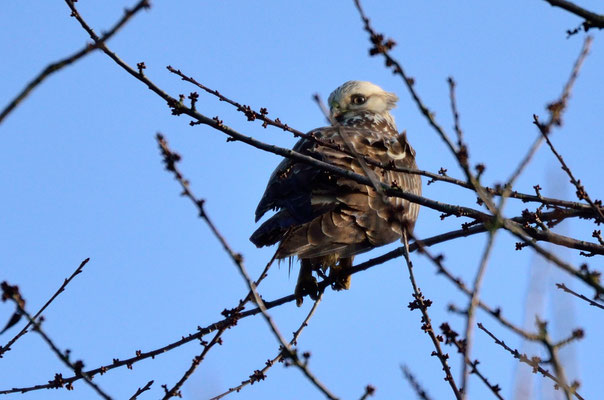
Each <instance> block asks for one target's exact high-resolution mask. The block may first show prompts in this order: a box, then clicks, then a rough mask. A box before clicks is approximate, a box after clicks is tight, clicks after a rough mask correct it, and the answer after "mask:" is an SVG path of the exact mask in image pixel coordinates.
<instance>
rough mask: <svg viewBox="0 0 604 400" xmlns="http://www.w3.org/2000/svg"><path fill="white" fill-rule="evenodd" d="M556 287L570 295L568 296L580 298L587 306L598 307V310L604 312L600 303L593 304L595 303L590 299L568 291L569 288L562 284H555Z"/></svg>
mask: <svg viewBox="0 0 604 400" xmlns="http://www.w3.org/2000/svg"><path fill="white" fill-rule="evenodd" d="M556 287H557V288H558V289H562V290H563V291H565V292H566V293H570V294H572V295H573V296H576V297H578V298H580V299H581V300H585V301H586V302H588V303H589V305H590V306H593V307H598V308H600V309H602V310H604V305H602V304H600V303H598V302H595V301H593V300H592V299H590V298H588V297H586V296H584V295H582V294H579V293H577V292H575V291H574V290H572V289H569V288H568V287H567V286H566V285H565V284H564V283H556Z"/></svg>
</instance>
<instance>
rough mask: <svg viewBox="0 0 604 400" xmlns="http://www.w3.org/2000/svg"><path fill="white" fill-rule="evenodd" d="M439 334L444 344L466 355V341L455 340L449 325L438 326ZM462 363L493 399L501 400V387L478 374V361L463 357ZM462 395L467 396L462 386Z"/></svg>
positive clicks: (455, 335)
mask: <svg viewBox="0 0 604 400" xmlns="http://www.w3.org/2000/svg"><path fill="white" fill-rule="evenodd" d="M440 329H441V332H442V334H443V335H444V337H445V338H446V340H445V344H452V345H454V346H455V347H456V348H457V351H458V352H459V353H461V354H467V352H466V341H465V340H463V339H462V340H460V339H457V337H458V336H459V334H458V333H457V332H455V331H454V330H453V329H451V327H450V326H449V324H447V323H444V324H442V325H441V326H440ZM462 362H463V363H464V365H468V366H469V367H470V374H476V376H478V378H479V379H480V380H481V381H482V383H484V384H485V385H486V386H487V387H488V388H489V390H491V392H492V393H493V395H494V396H495V397H497V398H498V399H499V400H503V397H502V396H501V393H500V392H501V387H500V386H499V385H498V384H495V385H493V384H491V382H489V380H488V379H487V377H486V376H484V375H483V374H482V372H480V370H479V369H478V364H479V361H478V360H474V361H472V360H470V358H469V357H468V356H464V357H463V359H462ZM464 393H465V394H467V387H466V386H464Z"/></svg>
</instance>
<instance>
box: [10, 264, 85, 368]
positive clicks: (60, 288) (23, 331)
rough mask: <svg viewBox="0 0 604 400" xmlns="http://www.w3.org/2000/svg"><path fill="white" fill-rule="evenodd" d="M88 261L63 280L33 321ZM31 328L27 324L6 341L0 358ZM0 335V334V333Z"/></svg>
mask: <svg viewBox="0 0 604 400" xmlns="http://www.w3.org/2000/svg"><path fill="white" fill-rule="evenodd" d="M88 261H90V258H87V259H85V260H84V261H82V262H81V263H80V266H79V267H77V268H76V270H75V271H74V272H73V274H71V275H70V276H69V278H67V279H65V280H64V281H63V284H62V285H61V286H60V287H59V289H58V290H57V291H56V292H55V294H53V295H52V297H51V298H50V299H48V301H47V302H46V304H44V305H43V306H42V308H40V309H39V310H38V312H36V313H35V314H34V316H33V317H32V319H33V320H37V319H38V317H40V315H42V313H43V312H44V310H46V308H47V307H48V306H49V305H50V304H51V303H52V302H53V301H54V300H55V299H56V298H57V296H58V295H60V294H61V293H63V291H65V287H67V285H68V284H69V282H71V280H72V279H73V278H75V277H76V275H79V274H80V273H81V272H82V270H83V269H84V266H85V265H86V264H87V263H88ZM31 326H32V323H31V322H28V323H27V325H25V327H23V329H21V331H20V332H19V333H17V334H16V335H15V337H13V338H12V339H11V340H9V341H8V343H7V344H6V345H5V346H4V347H0V357H2V354H4V353H6V352H7V351H9V350H10V349H11V346H12V345H13V344H14V343H15V342H16V341H17V340H19V338H20V337H21V336H23V335H24V334H26V333H27V330H28V329H29V328H30V327H31ZM0 333H1V332H0Z"/></svg>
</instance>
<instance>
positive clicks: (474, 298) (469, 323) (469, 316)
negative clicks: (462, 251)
mask: <svg viewBox="0 0 604 400" xmlns="http://www.w3.org/2000/svg"><path fill="white" fill-rule="evenodd" d="M496 235H497V231H496V230H491V231H489V237H488V239H487V243H486V245H485V248H484V251H483V254H482V258H481V260H480V264H479V266H478V270H477V271H476V275H475V277H474V285H473V286H472V293H471V295H470V301H469V303H468V309H467V313H466V332H465V345H464V347H463V351H462V352H461V356H462V361H464V362H463V363H462V369H461V387H462V388H463V396H464V398H465V397H466V395H467V393H468V386H469V379H468V378H469V374H470V371H469V370H468V366H469V365H468V363H467V362H465V361H466V360H470V358H471V355H472V345H473V340H472V339H473V333H474V330H473V328H474V321H475V318H476V315H475V310H476V307H478V304H479V303H480V288H481V286H482V281H483V278H484V276H485V273H486V270H487V265H488V262H489V257H490V255H491V250H493V245H494V244H495V236H496ZM470 365H471V364H470Z"/></svg>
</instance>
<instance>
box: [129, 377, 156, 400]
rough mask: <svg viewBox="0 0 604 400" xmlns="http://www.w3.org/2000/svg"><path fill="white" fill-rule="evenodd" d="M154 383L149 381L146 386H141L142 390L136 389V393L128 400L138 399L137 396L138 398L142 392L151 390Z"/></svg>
mask: <svg viewBox="0 0 604 400" xmlns="http://www.w3.org/2000/svg"><path fill="white" fill-rule="evenodd" d="M153 382H154V381H152V380H151V381H149V382H147V384H146V385H145V386H143V387H142V388H138V390H137V391H136V393H134V395H133V396H132V397H130V400H136V399H137V398H138V396H140V395H141V394H143V393H144V392H146V391H147V390H150V389H151V385H153Z"/></svg>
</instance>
